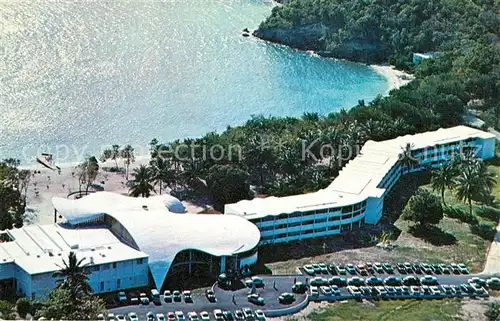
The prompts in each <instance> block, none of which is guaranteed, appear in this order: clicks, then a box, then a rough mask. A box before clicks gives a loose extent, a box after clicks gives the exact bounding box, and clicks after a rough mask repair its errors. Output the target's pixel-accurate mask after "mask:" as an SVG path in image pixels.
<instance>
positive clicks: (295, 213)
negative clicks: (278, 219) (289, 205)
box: [290, 212, 302, 218]
mask: <svg viewBox="0 0 500 321" xmlns="http://www.w3.org/2000/svg"><path fill="white" fill-rule="evenodd" d="M301 216H302V213H301V212H293V213H292V214H290V218H292V217H301Z"/></svg>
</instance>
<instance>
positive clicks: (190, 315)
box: [188, 312, 199, 321]
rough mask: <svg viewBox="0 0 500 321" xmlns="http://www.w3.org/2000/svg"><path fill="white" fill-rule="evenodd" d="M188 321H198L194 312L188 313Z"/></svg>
mask: <svg viewBox="0 0 500 321" xmlns="http://www.w3.org/2000/svg"><path fill="white" fill-rule="evenodd" d="M188 319H189V321H198V320H199V318H198V314H197V313H196V312H188Z"/></svg>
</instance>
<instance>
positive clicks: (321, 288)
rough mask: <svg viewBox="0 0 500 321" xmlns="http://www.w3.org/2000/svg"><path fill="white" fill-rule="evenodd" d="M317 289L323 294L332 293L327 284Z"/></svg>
mask: <svg viewBox="0 0 500 321" xmlns="http://www.w3.org/2000/svg"><path fill="white" fill-rule="evenodd" d="M319 289H320V291H321V292H322V293H323V294H324V295H332V289H330V287H329V286H326V285H323V286H322V287H320V288H319Z"/></svg>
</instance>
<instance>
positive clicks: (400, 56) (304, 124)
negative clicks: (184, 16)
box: [151, 0, 500, 209]
mask: <svg viewBox="0 0 500 321" xmlns="http://www.w3.org/2000/svg"><path fill="white" fill-rule="evenodd" d="M497 19H498V16H497V15H496V13H495V3H494V2H493V1H489V0H486V1H482V2H481V1H476V2H474V1H470V0H458V1H455V0H453V1H451V0H432V1H420V0H411V1H392V0H385V1H371V2H369V1H364V2H362V1H351V0H350V1H344V0H289V1H288V2H287V3H286V4H284V5H282V6H277V7H275V8H274V9H273V11H272V14H271V16H270V17H269V18H268V19H267V20H266V21H264V22H263V23H262V25H261V26H260V28H261V29H262V28H288V29H289V30H292V32H293V27H294V26H297V25H301V24H302V25H303V24H324V25H326V26H328V28H329V29H328V30H329V31H328V33H327V35H326V37H325V39H324V41H322V42H321V44H320V45H321V46H323V47H322V48H321V49H324V50H329V49H331V48H333V47H335V46H338V45H339V44H342V43H345V42H349V41H351V40H355V39H358V40H359V39H362V40H363V41H370V42H376V43H379V44H382V45H383V47H384V48H386V49H387V50H388V52H389V55H388V56H387V57H383V58H384V59H387V62H391V63H394V64H396V65H397V66H399V67H400V68H404V69H407V70H410V71H411V72H412V73H413V74H414V75H415V79H414V80H413V81H412V82H411V83H410V84H408V85H407V86H405V87H403V88H400V89H398V90H393V91H391V93H390V95H389V96H388V97H378V98H377V99H375V100H374V101H372V102H369V103H365V102H364V101H359V103H358V105H357V106H354V107H353V108H352V109H350V110H349V111H346V110H342V111H340V112H332V113H330V114H327V115H318V114H315V113H307V114H305V115H303V117H301V118H292V117H264V116H254V117H252V118H251V119H250V120H249V121H248V122H247V123H246V124H244V125H242V126H238V127H228V128H227V129H226V130H225V131H224V132H222V133H209V134H207V135H205V136H204V137H201V138H198V139H186V140H183V141H175V142H173V143H171V144H166V145H164V144H160V143H158V142H157V141H153V142H152V144H151V147H152V161H151V167H152V168H153V169H155V170H154V173H157V174H154V176H155V177H156V178H155V180H157V181H160V182H164V183H165V184H167V185H168V186H171V187H172V186H173V187H175V186H187V187H193V188H194V189H198V187H199V184H200V182H203V183H205V185H206V186H207V187H208V188H209V189H210V190H211V191H212V193H213V194H217V193H220V192H221V191H220V188H217V186H216V185H217V184H214V183H213V182H214V179H213V178H214V177H218V179H219V180H221V179H223V177H224V176H228V177H247V178H248V180H247V182H248V183H249V184H251V185H252V186H254V187H253V188H254V189H255V190H256V192H259V193H264V194H268V195H290V194H297V193H303V192H308V191H313V190H317V189H319V188H322V187H325V186H326V185H328V183H329V182H330V181H331V180H332V179H333V178H334V177H335V176H336V175H337V174H338V171H339V170H340V169H341V168H342V167H343V166H344V165H345V163H346V162H347V161H349V159H352V158H353V157H355V156H356V152H355V151H356V150H357V148H359V147H360V146H362V144H364V142H366V141H367V140H369V139H372V140H385V139H390V138H394V137H397V136H400V135H405V134H413V133H417V132H423V131H428V130H436V129H438V128H440V127H449V126H454V125H458V124H461V123H462V122H463V120H462V115H463V114H464V113H465V112H466V110H467V108H468V105H469V106H470V105H471V104H473V105H474V108H476V109H479V110H482V111H483V118H484V119H485V120H486V121H487V125H488V126H497V127H498V125H499V119H500V102H499V96H498V95H499V88H498V87H499V85H500V81H499V74H500V72H499V61H500V54H499V45H498V43H497V42H498V39H497V36H498V34H497V32H498V30H497V26H498V25H499V24H498V21H497ZM301 35H303V34H300V33H299V35H298V37H300V36H301ZM416 51H436V52H438V54H436V56H435V58H433V59H428V60H424V61H423V62H422V63H420V64H418V65H416V66H413V65H412V63H411V62H412V53H413V52H416ZM336 107H337V106H331V108H332V110H335V109H336ZM182 146H184V148H180V147H182ZM185 146H204V147H203V148H201V147H198V148H193V149H190V148H185ZM234 146H238V147H239V148H240V149H238V150H236V151H235V150H234ZM325 146H330V147H331V146H333V149H331V148H326V149H325V148H324V147H325ZM215 147H216V148H215ZM158 150H168V152H166V153H158V152H157V151H158ZM175 150H178V151H180V152H179V153H173V152H172V151H175ZM211 150H212V151H216V152H215V155H208V154H209V151H211ZM305 150H307V151H308V152H307V153H304V151H305ZM217 151H218V152H217ZM228 151H232V153H231V155H229V154H230V153H228ZM238 151H239V152H238ZM353 151H354V152H353ZM159 154H163V155H164V156H167V157H165V158H164V159H162V160H159V159H158V155H159ZM209 156H210V157H209ZM158 164H160V165H161V166H159V165H158ZM221 165H224V166H229V167H230V168H229V169H228V168H223V167H221ZM162 168H163V169H162ZM158 175H160V176H158ZM162 177H163V178H162ZM221 177H222V178H221ZM229 181H230V179H229ZM203 183H202V184H203ZM211 185H213V186H211ZM235 191H238V193H235ZM249 194H251V193H249V191H248V187H245V186H235V187H234V188H230V192H228V193H225V195H214V196H215V197H214V198H215V199H219V200H221V201H220V202H219V203H220V204H216V207H219V209H221V207H222V205H223V202H232V201H238V200H239V199H242V198H247V197H251V196H250V195H249ZM222 200H223V202H222ZM217 205H218V206H217Z"/></svg>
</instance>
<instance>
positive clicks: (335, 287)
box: [330, 285, 340, 295]
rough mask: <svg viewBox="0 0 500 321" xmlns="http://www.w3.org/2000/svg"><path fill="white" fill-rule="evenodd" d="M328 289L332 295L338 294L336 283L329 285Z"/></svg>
mask: <svg viewBox="0 0 500 321" xmlns="http://www.w3.org/2000/svg"><path fill="white" fill-rule="evenodd" d="M330 290H332V294H333V295H340V289H339V287H338V286H336V285H330Z"/></svg>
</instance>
